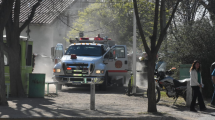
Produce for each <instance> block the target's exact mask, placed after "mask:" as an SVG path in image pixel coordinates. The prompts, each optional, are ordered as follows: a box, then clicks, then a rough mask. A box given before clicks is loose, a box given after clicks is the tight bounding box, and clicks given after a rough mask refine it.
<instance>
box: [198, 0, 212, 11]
mask: <svg viewBox="0 0 215 120" xmlns="http://www.w3.org/2000/svg"><path fill="white" fill-rule="evenodd" d="M199 3H200V4H201V5H203V6H204V7H205V8H206V9H207V10H208V11H209V9H210V7H209V6H208V5H207V4H206V3H205V2H204V1H203V0H200V1H199Z"/></svg>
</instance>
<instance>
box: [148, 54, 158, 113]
mask: <svg viewBox="0 0 215 120" xmlns="http://www.w3.org/2000/svg"><path fill="white" fill-rule="evenodd" d="M152 56H156V55H153V54H151V57H149V58H148V72H147V75H148V112H157V107H156V96H155V81H154V69H155V57H152Z"/></svg>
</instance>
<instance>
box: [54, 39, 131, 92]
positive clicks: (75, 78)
mask: <svg viewBox="0 0 215 120" xmlns="http://www.w3.org/2000/svg"><path fill="white" fill-rule="evenodd" d="M127 59H128V58H127V48H126V46H125V45H115V42H114V41H112V40H111V39H108V38H101V37H100V36H98V37H94V38H79V39H78V40H77V43H72V44H71V45H70V46H69V47H68V49H67V51H66V52H65V54H64V55H63V57H62V58H61V60H60V62H58V63H57V64H55V66H54V69H53V75H54V77H53V78H54V81H58V83H59V84H58V86H57V87H58V89H62V85H65V86H77V85H89V84H91V83H92V82H94V83H96V84H97V85H98V86H99V88H100V90H106V88H107V86H108V84H109V83H110V82H111V79H112V78H113V77H115V76H123V77H124V78H125V76H126V74H127V69H128V60H127ZM122 81H123V82H124V81H125V80H122ZM123 84H124V83H123Z"/></svg>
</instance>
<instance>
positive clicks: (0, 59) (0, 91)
mask: <svg viewBox="0 0 215 120" xmlns="http://www.w3.org/2000/svg"><path fill="white" fill-rule="evenodd" d="M5 89H6V88H5V77H4V52H3V47H2V45H0V106H6V105H8V103H7V99H6V96H5V93H6V91H5Z"/></svg>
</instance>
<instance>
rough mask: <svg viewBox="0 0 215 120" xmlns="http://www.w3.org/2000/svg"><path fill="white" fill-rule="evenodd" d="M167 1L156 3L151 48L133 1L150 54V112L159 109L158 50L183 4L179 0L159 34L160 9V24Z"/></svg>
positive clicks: (140, 29) (157, 1)
mask: <svg viewBox="0 0 215 120" xmlns="http://www.w3.org/2000/svg"><path fill="white" fill-rule="evenodd" d="M160 1H161V7H159V3H160ZM164 1H165V0H156V1H155V12H154V13H155V15H154V27H153V35H152V36H151V37H150V44H151V46H150V47H149V46H148V44H147V43H146V38H145V36H144V32H143V29H142V25H141V22H140V17H139V13H138V8H137V1H136V0H133V2H134V10H135V15H136V21H137V26H138V28H139V32H140V36H141V38H142V42H143V45H144V49H145V51H146V53H147V54H148V74H147V75H148V90H149V92H148V112H157V107H156V97H155V82H154V69H155V61H156V56H157V53H158V50H159V49H160V46H161V44H162V42H163V40H164V37H165V35H166V33H167V29H168V28H169V25H170V23H171V21H172V18H173V17H174V14H175V12H176V9H177V7H178V5H179V3H180V2H181V1H180V0H177V2H176V3H175V6H174V7H173V9H172V13H171V16H170V18H169V20H168V22H167V24H166V26H163V28H161V29H160V33H159V34H158V33H157V31H158V24H159V22H158V21H159V8H160V23H163V18H162V14H163V11H162V6H163V5H162V4H164Z"/></svg>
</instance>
